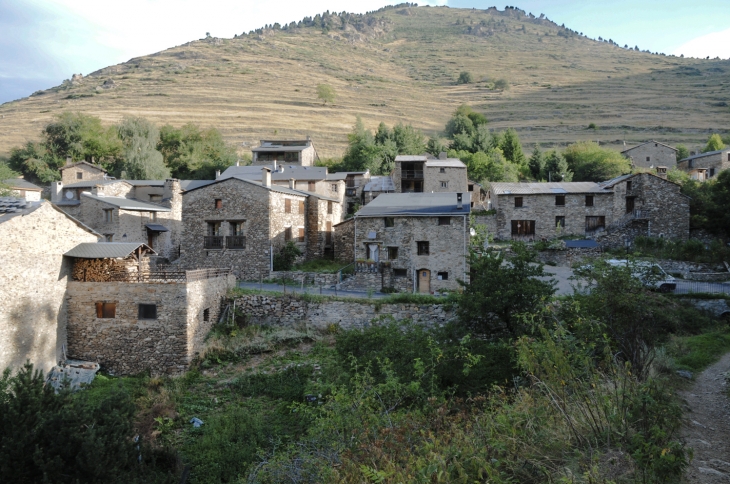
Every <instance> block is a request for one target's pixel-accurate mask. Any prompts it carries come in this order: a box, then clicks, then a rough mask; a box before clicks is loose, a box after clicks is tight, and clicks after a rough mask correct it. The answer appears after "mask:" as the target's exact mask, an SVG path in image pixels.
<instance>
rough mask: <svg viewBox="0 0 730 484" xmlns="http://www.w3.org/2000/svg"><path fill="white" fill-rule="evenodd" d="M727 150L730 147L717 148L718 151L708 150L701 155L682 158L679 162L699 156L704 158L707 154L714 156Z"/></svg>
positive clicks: (729, 149)
mask: <svg viewBox="0 0 730 484" xmlns="http://www.w3.org/2000/svg"><path fill="white" fill-rule="evenodd" d="M725 151H730V148H725V149H724V150H717V151H708V152H707V153H700V154H699V155H692V156H688V157H687V158H682V159H681V160H679V161H678V162H677V163H681V162H683V161H687V160H696V159H697V158H704V157H705V156H712V155H716V154H718V153H724V152H725Z"/></svg>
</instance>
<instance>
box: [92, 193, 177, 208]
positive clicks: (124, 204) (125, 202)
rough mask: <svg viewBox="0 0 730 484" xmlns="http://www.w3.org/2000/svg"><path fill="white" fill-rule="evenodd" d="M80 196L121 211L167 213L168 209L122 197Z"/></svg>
mask: <svg viewBox="0 0 730 484" xmlns="http://www.w3.org/2000/svg"><path fill="white" fill-rule="evenodd" d="M81 196H83V197H89V198H91V199H93V200H98V201H100V202H104V203H108V204H109V205H113V206H115V207H118V208H121V209H122V210H134V211H138V212H169V211H170V209H169V208H167V207H163V206H161V205H155V204H154V203H147V202H140V201H139V200H135V199H134V198H124V197H107V196H99V195H92V194H91V193H82V194H81Z"/></svg>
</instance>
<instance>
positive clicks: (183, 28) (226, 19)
mask: <svg viewBox="0 0 730 484" xmlns="http://www.w3.org/2000/svg"><path fill="white" fill-rule="evenodd" d="M399 1H400V0H396V1H391V2H388V1H387V0H306V1H301V0H289V1H287V0H255V1H254V0H124V1H120V2H113V1H105V0H0V32H2V35H0V103H3V102H7V101H10V100H13V99H17V98H20V97H24V96H28V95H29V94H31V93H32V92H34V91H36V90H39V89H46V88H49V87H52V86H55V85H58V84H60V83H61V82H62V81H63V80H64V79H68V78H70V77H71V74H73V73H81V74H84V75H86V74H88V73H90V72H93V71H95V70H97V69H100V68H102V67H106V66H109V65H113V64H117V63H120V62H125V61H127V60H129V59H131V58H132V57H137V56H141V55H146V54H151V53H153V52H158V51H160V50H163V49H166V48H168V47H173V46H175V45H179V44H183V43H185V42H188V41H190V40H193V39H198V38H201V37H204V36H205V33H206V32H210V33H211V35H213V36H215V37H233V35H234V34H240V33H242V32H248V31H250V30H253V29H256V28H258V27H261V26H263V25H264V24H273V23H275V22H279V23H281V24H283V23H289V22H291V21H296V20H301V19H302V18H303V17H305V16H314V15H316V14H317V13H321V12H323V11H325V10H330V11H337V12H340V11H343V10H346V11H348V12H365V11H370V10H376V9H378V8H380V7H382V6H384V5H389V4H393V3H398V2H399ZM418 3H419V4H421V5H425V4H431V5H448V6H450V7H468V8H471V7H475V8H480V9H484V8H488V7H490V6H492V5H494V3H495V2H494V0H486V1H482V0H427V1H424V0H421V1H419V2H418ZM513 5H514V6H515V7H518V8H521V9H523V10H525V11H527V12H532V13H533V14H535V15H539V14H540V13H544V14H545V15H546V16H547V17H548V18H550V19H551V20H553V21H555V22H557V23H558V24H562V23H564V24H565V26H566V27H569V28H571V29H574V30H577V31H579V32H583V33H584V34H586V35H588V36H590V37H593V38H595V37H598V36H602V37H604V38H610V39H613V40H614V41H616V42H617V43H618V44H619V45H624V44H628V45H630V46H634V45H638V46H639V48H641V49H642V50H644V49H649V50H651V51H652V52H664V53H667V54H677V55H679V54H684V55H685V56H694V57H707V56H710V57H711V58H714V57H721V58H723V59H727V58H730V8H727V7H728V0H696V1H693V2H689V1H687V0H663V1H658V0H547V1H546V0H542V1H541V0H524V1H520V2H519V3H517V0H515V3H514V4H513ZM497 6H498V8H500V9H503V8H504V5H497Z"/></svg>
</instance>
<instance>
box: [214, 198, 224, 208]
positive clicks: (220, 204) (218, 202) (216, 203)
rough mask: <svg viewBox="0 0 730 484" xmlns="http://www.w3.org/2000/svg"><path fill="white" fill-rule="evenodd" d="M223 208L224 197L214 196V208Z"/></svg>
mask: <svg viewBox="0 0 730 484" xmlns="http://www.w3.org/2000/svg"><path fill="white" fill-rule="evenodd" d="M222 208H223V199H222V198H214V199H213V210H220V209H222Z"/></svg>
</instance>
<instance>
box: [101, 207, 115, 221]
mask: <svg viewBox="0 0 730 484" xmlns="http://www.w3.org/2000/svg"><path fill="white" fill-rule="evenodd" d="M102 210H104V223H105V224H110V223H112V222H114V209H113V208H103V209H102Z"/></svg>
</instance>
